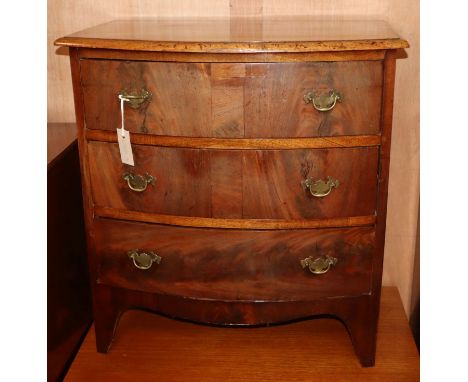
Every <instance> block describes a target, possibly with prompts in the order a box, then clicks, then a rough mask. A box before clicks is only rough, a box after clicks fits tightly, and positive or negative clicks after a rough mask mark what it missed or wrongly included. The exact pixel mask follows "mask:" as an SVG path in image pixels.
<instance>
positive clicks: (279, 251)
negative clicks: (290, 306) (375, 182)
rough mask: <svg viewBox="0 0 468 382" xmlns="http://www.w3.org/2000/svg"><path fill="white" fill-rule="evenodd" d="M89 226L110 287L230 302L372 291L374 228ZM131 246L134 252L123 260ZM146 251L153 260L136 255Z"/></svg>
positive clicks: (101, 279)
mask: <svg viewBox="0 0 468 382" xmlns="http://www.w3.org/2000/svg"><path fill="white" fill-rule="evenodd" d="M93 231H94V232H93V235H94V240H95V249H96V256H97V282H98V283H102V284H106V285H110V286H116V287H121V288H126V289H132V290H139V291H145V292H152V293H159V294H170V295H177V296H182V297H187V298H196V299H215V300H236V301H239V300H245V301H260V300H261V301H307V300H314V299H318V298H326V297H333V296H355V295H361V294H366V293H369V292H370V288H371V273H372V255H373V253H374V249H375V234H374V228H373V227H360V228H342V229H314V230H277V231H253V230H245V231H242V230H224V229H200V228H182V227H172V226H163V225H155V224H145V223H130V222H122V221H113V220H107V219H97V220H96V221H95V222H94V229H93ZM132 250H139V251H138V252H134V255H133V257H130V255H129V251H132ZM150 251H151V252H153V253H154V254H156V255H157V257H155V258H154V259H155V260H156V259H158V257H160V261H159V263H158V261H154V262H153V263H152V264H151V261H148V259H149V256H148V255H145V254H141V252H145V253H148V252H150ZM135 253H136V254H135ZM327 256H328V258H327ZM309 257H310V259H309V260H308V261H307V262H304V261H302V262H301V260H304V259H306V258H309ZM316 258H322V259H327V260H326V261H325V262H323V263H322V264H320V263H319V262H315V263H313V262H312V260H313V259H316ZM333 259H336V263H335V264H332V263H333V262H334V260H333ZM150 264H151V266H150V267H149V268H148V269H141V268H147V267H148V266H149V265H150ZM310 264H312V265H310ZM309 265H310V267H309ZM137 266H138V267H137ZM309 268H311V269H309ZM327 268H329V269H328V271H326V270H327ZM311 270H312V271H314V272H325V271H326V272H325V273H322V274H314V273H312V271H311Z"/></svg>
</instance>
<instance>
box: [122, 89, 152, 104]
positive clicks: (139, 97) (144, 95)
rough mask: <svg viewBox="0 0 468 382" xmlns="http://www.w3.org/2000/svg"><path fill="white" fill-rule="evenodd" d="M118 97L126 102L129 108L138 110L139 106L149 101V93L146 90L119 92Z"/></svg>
mask: <svg viewBox="0 0 468 382" xmlns="http://www.w3.org/2000/svg"><path fill="white" fill-rule="evenodd" d="M119 96H121V97H122V98H125V99H127V100H128V103H129V105H130V107H131V108H133V109H138V108H140V106H141V105H143V104H144V103H145V102H149V101H150V100H151V96H152V94H151V92H149V91H148V90H146V89H141V90H140V91H138V92H137V91H127V90H121V91H120V92H119Z"/></svg>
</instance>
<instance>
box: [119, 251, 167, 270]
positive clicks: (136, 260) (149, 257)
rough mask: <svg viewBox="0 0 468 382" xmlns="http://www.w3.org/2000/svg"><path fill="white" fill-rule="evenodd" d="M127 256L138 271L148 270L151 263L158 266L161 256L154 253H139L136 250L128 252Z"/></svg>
mask: <svg viewBox="0 0 468 382" xmlns="http://www.w3.org/2000/svg"><path fill="white" fill-rule="evenodd" d="M127 255H128V257H129V258H130V259H132V260H133V264H134V265H135V267H137V268H138V269H150V268H151V266H152V265H153V263H156V264H159V263H161V260H162V258H161V256H159V255H157V254H156V253H154V252H145V251H139V250H138V249H132V250H131V251H128V253H127Z"/></svg>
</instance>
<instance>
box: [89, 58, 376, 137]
mask: <svg viewBox="0 0 468 382" xmlns="http://www.w3.org/2000/svg"><path fill="white" fill-rule="evenodd" d="M382 73H383V72H382V63H381V62H380V61H351V62H308V63H275V64H260V63H258V64H240V63H235V64H223V63H168V62H136V61H112V60H81V82H82V87H83V93H84V108H85V119H86V127H87V128H89V129H103V130H115V128H116V127H118V126H120V109H119V100H118V97H117V96H118V94H119V92H120V91H126V92H127V93H128V94H131V93H132V92H133V93H134V95H136V96H138V95H141V94H142V93H141V91H142V90H146V91H148V92H150V93H151V99H150V100H149V101H147V102H143V103H142V104H141V105H140V106H139V107H138V108H136V109H133V108H131V107H128V106H127V107H126V127H127V129H129V130H130V131H132V132H137V133H149V134H157V135H172V136H191V137H231V138H236V137H237V138H239V137H246V138H252V137H314V136H335V135H372V134H378V133H379V130H380V127H379V123H380V110H381V93H382ZM333 90H334V91H336V92H338V93H339V94H340V99H339V100H338V101H339V102H337V103H336V105H335V106H334V107H333V109H332V110H329V111H318V110H317V109H316V108H315V107H314V103H313V102H312V98H313V97H311V95H312V94H315V97H316V98H315V102H316V106H318V108H320V107H322V108H323V109H328V108H329V107H331V106H332V105H333V102H332V101H333V100H331V101H330V100H329V101H327V100H323V99H322V100H321V99H320V98H319V97H320V96H321V95H326V94H328V93H329V92H330V91H333ZM304 97H306V98H308V97H309V98H308V102H306V100H305V99H304Z"/></svg>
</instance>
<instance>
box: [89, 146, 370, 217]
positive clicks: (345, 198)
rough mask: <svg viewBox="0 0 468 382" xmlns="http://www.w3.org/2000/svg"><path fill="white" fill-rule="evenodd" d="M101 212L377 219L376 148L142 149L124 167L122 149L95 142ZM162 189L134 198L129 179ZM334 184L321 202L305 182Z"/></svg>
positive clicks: (92, 151)
mask: <svg viewBox="0 0 468 382" xmlns="http://www.w3.org/2000/svg"><path fill="white" fill-rule="evenodd" d="M88 152H89V168H90V178H91V188H92V193H93V200H94V202H95V204H96V205H97V206H102V207H112V208H117V209H128V210H133V211H144V212H152V213H157V214H166V215H181V216H199V217H213V218H231V219H235V218H246V219H305V218H333V217H348V216H365V215H374V213H375V200H376V192H377V164H378V150H377V148H376V147H364V148H347V149H328V150H325V149H321V150H264V151H261V150H256V151H253V150H250V151H242V150H235V151H234V150H197V149H182V148H165V147H153V146H136V145H135V146H134V148H133V154H134V159H135V163H136V165H135V167H132V166H127V165H124V164H122V163H121V161H120V154H119V148H118V145H117V144H109V143H103V142H90V143H89V145H88ZM128 171H131V172H134V173H137V174H145V173H148V174H150V175H152V176H153V177H154V178H155V179H156V181H155V184H154V185H149V186H148V188H147V189H146V191H144V192H135V191H132V190H131V189H130V188H129V187H128V185H127V182H126V181H125V180H124V179H123V177H122V176H123V174H125V173H126V172H128ZM327 176H333V177H334V178H336V179H338V180H339V182H340V185H339V186H338V187H337V188H336V189H334V190H333V191H332V192H331V193H330V195H329V196H327V197H326V198H317V197H313V196H312V195H311V194H310V192H309V191H308V190H305V189H304V188H303V186H302V185H301V182H302V181H304V180H305V179H307V178H314V179H320V178H322V179H325V178H326V177H327Z"/></svg>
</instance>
